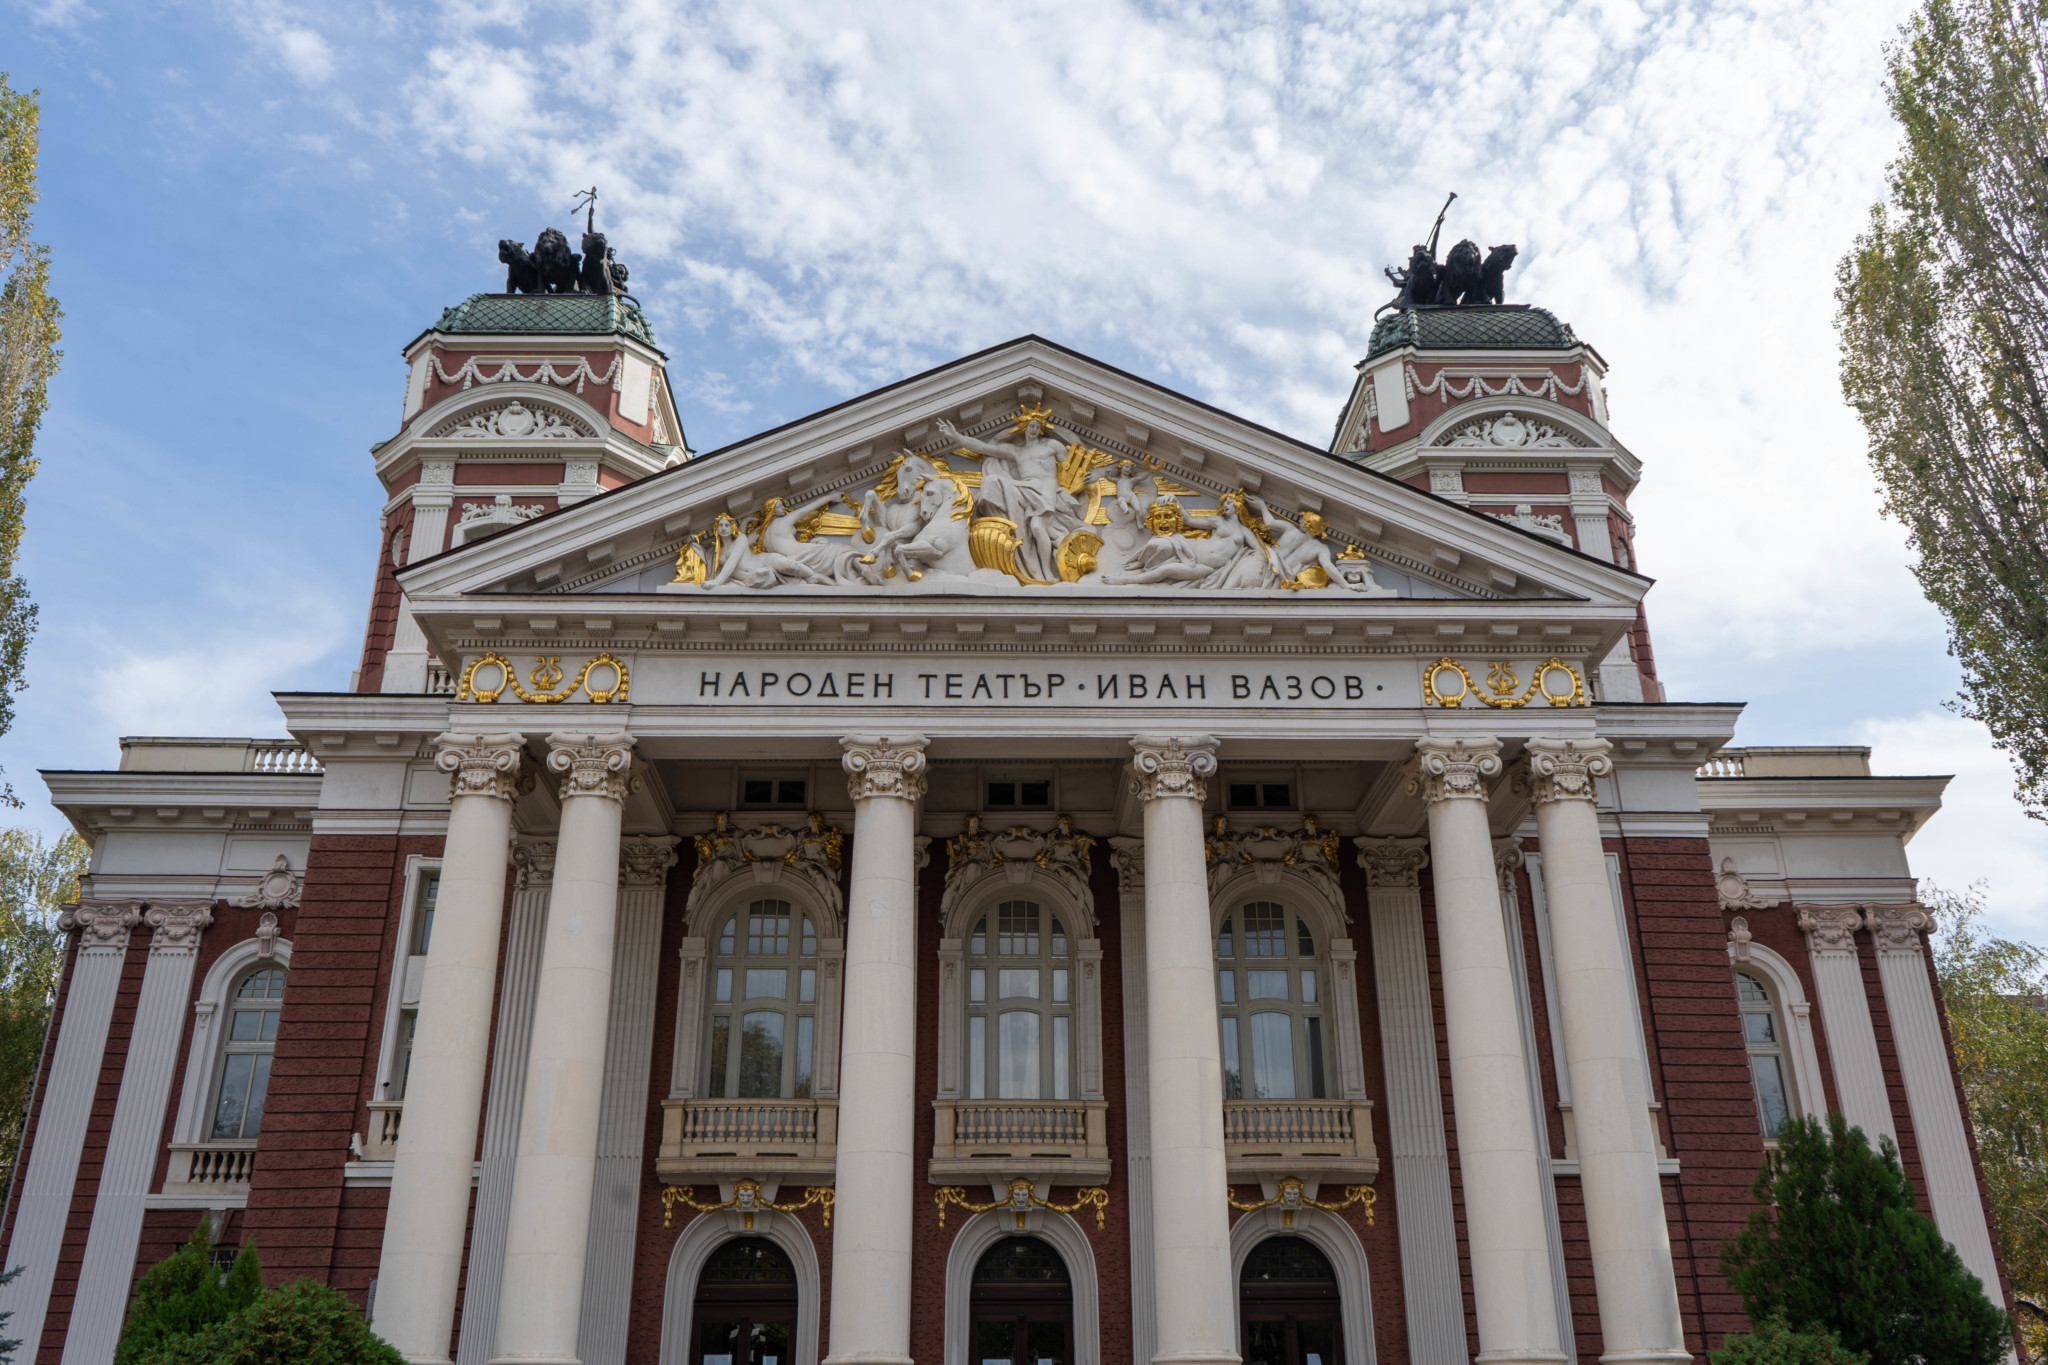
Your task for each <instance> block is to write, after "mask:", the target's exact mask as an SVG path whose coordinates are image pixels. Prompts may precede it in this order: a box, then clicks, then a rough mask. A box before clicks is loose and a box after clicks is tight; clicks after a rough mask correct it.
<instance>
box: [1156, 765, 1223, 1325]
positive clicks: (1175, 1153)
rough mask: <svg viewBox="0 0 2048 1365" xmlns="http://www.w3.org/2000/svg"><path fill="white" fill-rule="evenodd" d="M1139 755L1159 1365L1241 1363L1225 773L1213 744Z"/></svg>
mask: <svg viewBox="0 0 2048 1365" xmlns="http://www.w3.org/2000/svg"><path fill="white" fill-rule="evenodd" d="M1131 747H1132V748H1133V749H1134V750H1136V756H1135V757H1134V758H1133V759H1132V761H1131V790H1132V792H1133V794H1134V795H1136V796H1137V797H1139V798H1140V799H1141V800H1142V801H1143V802H1144V803H1145V1048H1146V1057H1147V1062H1148V1065H1147V1069H1146V1084H1147V1087H1148V1091H1149V1093H1148V1102H1149V1106H1150V1109H1151V1116H1152V1117H1151V1124H1152V1188H1153V1190H1154V1191H1155V1192H1156V1194H1155V1197H1154V1199H1153V1201H1152V1254H1153V1284H1152V1292H1153V1295H1154V1301H1155V1303H1156V1304H1157V1313H1158V1331H1159V1345H1158V1351H1157V1353H1156V1354H1154V1355H1153V1357H1152V1359H1153V1361H1154V1362H1175V1365H1196V1363H1197V1362H1222V1361H1228V1362H1235V1361H1237V1360H1238V1359H1240V1357H1239V1356H1238V1353H1237V1326H1236V1324H1237V1287H1236V1285H1235V1284H1234V1283H1232V1276H1231V1273H1230V1207H1229V1203H1228V1196H1229V1187H1230V1179H1229V1173H1228V1169H1227V1167H1226V1166H1225V1163H1224V1156H1223V1060H1222V1055H1221V1053H1222V1048H1221V1044H1220V1043H1219V1042H1218V1035H1219V1025H1218V1023H1217V1018H1216V947H1215V944H1214V943H1213V942H1212V941H1211V940H1210V937H1209V868H1208V862H1207V859H1206V857H1205V855H1204V853H1203V848H1202V801H1203V799H1204V797H1205V796H1206V795H1207V785H1206V783H1205V782H1204V779H1205V778H1206V777H1208V775H1209V774H1211V773H1213V772H1215V771H1216V741H1215V740H1214V739H1211V738H1209V737H1208V736H1206V735H1204V736H1197V737H1186V736H1178V735H1175V736H1167V735H1160V736H1152V735H1145V736H1140V737H1139V738H1137V739H1134V740H1132V741H1131ZM1140 1292H1143V1291H1142V1289H1141V1290H1140Z"/></svg>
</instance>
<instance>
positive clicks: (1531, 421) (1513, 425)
mask: <svg viewBox="0 0 2048 1365" xmlns="http://www.w3.org/2000/svg"><path fill="white" fill-rule="evenodd" d="M1431 444H1432V445H1433V446H1451V447H1454V448H1456V449H1461V450H1488V451H1492V450H1577V449H1581V448H1583V447H1584V446H1586V445H1587V444H1589V443H1588V442H1587V441H1586V439H1585V438H1584V437H1583V436H1580V435H1579V434H1578V433H1577V432H1575V431H1573V430H1571V429H1570V428H1569V427H1560V426H1553V425H1551V424H1550V423H1548V422H1544V421H1540V420H1538V419H1536V418H1534V417H1531V416H1530V415H1529V414H1527V413H1522V412H1503V413H1501V414H1500V415H1498V416H1495V417H1481V418H1478V419H1476V420H1474V421H1470V422H1466V423H1464V424H1463V425H1460V426H1454V427H1452V428H1451V429H1450V430H1448V431H1446V432H1444V434H1443V435H1441V436H1439V437H1437V438H1436V439H1435V441H1433V442H1432V443H1431Z"/></svg>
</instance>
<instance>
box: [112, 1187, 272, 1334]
mask: <svg viewBox="0 0 2048 1365" xmlns="http://www.w3.org/2000/svg"><path fill="white" fill-rule="evenodd" d="M262 1292H263V1266H262V1263H261V1262H260V1261H259V1260H258V1259H257V1256H256V1245H255V1243H253V1242H250V1243H245V1244H244V1245H243V1247H242V1249H241V1251H240V1252H239V1253H238V1254H237V1255H236V1257H235V1261H234V1264H233V1266H231V1267H230V1268H229V1270H228V1272H227V1274H226V1275H222V1274H221V1271H220V1267H219V1266H218V1265H216V1264H215V1263H214V1259H213V1232H212V1228H211V1227H210V1225H209V1224H208V1223H207V1220H206V1219H205V1218H203V1217H202V1218H201V1219H200V1220H199V1226H197V1227H195V1228H193V1229H192V1235H191V1236H190V1237H188V1238H186V1239H185V1245H183V1246H181V1247H179V1248H178V1249H177V1250H176V1251H174V1252H172V1253H171V1254H170V1255H169V1256H168V1257H166V1258H165V1259H163V1260H161V1261H158V1262H157V1263H156V1264H155V1265H153V1266H151V1267H150V1268H149V1269H148V1270H147V1271H146V1272H144V1274H143V1276H142V1279H141V1280H140V1281H139V1282H138V1283H137V1284H136V1286H135V1297H134V1299H133V1300H131V1301H130V1302H129V1305H128V1321H127V1323H126V1324H125V1325H123V1327H122V1328H121V1341H120V1344H119V1345H117V1346H116V1347H115V1348H114V1365H142V1362H144V1361H148V1360H155V1359H157V1358H158V1357H159V1356H161V1355H162V1354H163V1353H164V1352H166V1351H168V1350H170V1349H171V1348H172V1347H173V1346H174V1345H176V1344H177V1343H179V1342H182V1341H183V1340H185V1339H186V1338H188V1337H191V1336H193V1335H195V1334H198V1333H202V1332H204V1331H206V1330H207V1329H208V1328H210V1327H213V1326H215V1325H216V1324H219V1323H222V1322H226V1321H227V1320H228V1319H229V1318H231V1317H233V1316H234V1315H235V1314H237V1313H239V1312H241V1311H242V1310H243V1309H245V1308H247V1307H249V1305H250V1304H252V1303H254V1302H256V1299H257V1296H258V1295H260V1294H261V1293H262Z"/></svg>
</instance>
